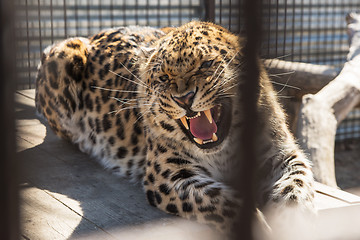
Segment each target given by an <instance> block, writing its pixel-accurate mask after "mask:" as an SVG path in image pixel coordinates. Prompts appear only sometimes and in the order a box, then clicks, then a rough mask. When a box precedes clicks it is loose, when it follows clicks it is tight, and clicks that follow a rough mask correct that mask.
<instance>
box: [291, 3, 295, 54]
mask: <svg viewBox="0 0 360 240" xmlns="http://www.w3.org/2000/svg"><path fill="white" fill-rule="evenodd" d="M294 46H295V0H293V3H292V23H291V61H294Z"/></svg>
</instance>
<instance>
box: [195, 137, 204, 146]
mask: <svg viewBox="0 0 360 240" xmlns="http://www.w3.org/2000/svg"><path fill="white" fill-rule="evenodd" d="M194 141H195V142H197V143H198V144H200V145H202V144H203V140H202V139H200V138H194Z"/></svg>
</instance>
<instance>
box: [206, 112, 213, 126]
mask: <svg viewBox="0 0 360 240" xmlns="http://www.w3.org/2000/svg"><path fill="white" fill-rule="evenodd" d="M204 114H205V116H206V118H207V119H208V120H209V122H210V123H212V121H213V119H212V116H211V111H210V109H208V110H205V111H204Z"/></svg>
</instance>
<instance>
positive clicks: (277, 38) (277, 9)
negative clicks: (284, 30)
mask: <svg viewBox="0 0 360 240" xmlns="http://www.w3.org/2000/svg"><path fill="white" fill-rule="evenodd" d="M278 41H279V0H276V23H275V57H279V56H278Z"/></svg>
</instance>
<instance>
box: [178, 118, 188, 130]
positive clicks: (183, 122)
mask: <svg viewBox="0 0 360 240" xmlns="http://www.w3.org/2000/svg"><path fill="white" fill-rule="evenodd" d="M180 120H181V122H182V124H183V125H184V127H185V128H186V129H187V130H189V125H188V123H187V120H186V117H185V116H183V117H182V118H180Z"/></svg>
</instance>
